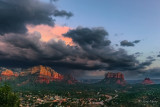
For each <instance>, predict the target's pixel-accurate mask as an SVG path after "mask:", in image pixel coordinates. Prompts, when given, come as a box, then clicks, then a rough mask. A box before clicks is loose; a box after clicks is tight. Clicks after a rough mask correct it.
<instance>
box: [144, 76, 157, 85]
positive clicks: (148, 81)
mask: <svg viewBox="0 0 160 107" xmlns="http://www.w3.org/2000/svg"><path fill="white" fill-rule="evenodd" d="M142 84H145V85H150V84H154V82H153V81H151V79H150V78H145V79H144V81H143V82H142Z"/></svg>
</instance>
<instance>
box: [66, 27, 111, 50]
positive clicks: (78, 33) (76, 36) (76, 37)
mask: <svg viewBox="0 0 160 107" xmlns="http://www.w3.org/2000/svg"><path fill="white" fill-rule="evenodd" d="M64 36H65V37H70V38H72V40H73V41H74V42H75V43H77V44H79V45H80V46H81V47H82V48H83V49H96V48H103V47H105V46H108V45H110V43H111V41H110V40H108V39H107V38H106V37H107V36H108V33H107V32H106V31H105V30H104V29H103V28H93V29H89V28H82V27H78V28H77V29H76V30H71V31H69V32H68V33H66V34H64Z"/></svg>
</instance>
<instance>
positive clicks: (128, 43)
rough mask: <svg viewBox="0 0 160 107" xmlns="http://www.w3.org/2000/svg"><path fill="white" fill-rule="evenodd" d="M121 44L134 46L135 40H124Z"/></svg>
mask: <svg viewBox="0 0 160 107" xmlns="http://www.w3.org/2000/svg"><path fill="white" fill-rule="evenodd" d="M120 44H121V46H134V43H133V42H129V41H127V40H123V41H121V42H120Z"/></svg>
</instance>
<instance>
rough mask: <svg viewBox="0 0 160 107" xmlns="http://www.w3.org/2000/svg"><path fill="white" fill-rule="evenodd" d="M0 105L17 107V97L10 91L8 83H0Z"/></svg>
mask: <svg viewBox="0 0 160 107" xmlns="http://www.w3.org/2000/svg"><path fill="white" fill-rule="evenodd" d="M0 106H2V107H19V97H18V96H17V94H15V93H14V92H12V89H11V87H10V86H9V85H7V84H4V85H0Z"/></svg>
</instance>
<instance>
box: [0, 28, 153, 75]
mask: <svg viewBox="0 0 160 107" xmlns="http://www.w3.org/2000/svg"><path fill="white" fill-rule="evenodd" d="M64 36H65V37H70V38H72V40H73V42H74V43H75V46H70V45H66V44H65V43H64V42H63V41H61V40H59V41H54V40H51V41H49V42H42V41H41V40H40V39H41V35H40V33H38V32H34V33H32V34H29V33H26V34H5V35H4V36H1V37H0V66H10V67H31V66H34V65H39V64H42V65H47V66H51V67H53V68H54V69H55V70H58V71H60V72H65V71H66V72H69V71H70V72H72V71H75V70H78V71H85V70H87V71H94V70H111V71H112V70H113V71H115V70H116V71H137V70H142V69H144V68H145V67H147V66H149V65H150V64H152V61H153V60H149V59H148V60H147V61H145V62H142V63H140V62H139V61H138V60H137V59H136V57H135V56H134V55H128V53H127V52H126V51H125V50H124V49H121V48H119V49H114V48H113V47H112V46H111V45H110V43H111V42H110V40H109V39H108V38H107V37H108V33H107V32H106V31H105V30H104V29H103V28H92V29H90V28H82V27H81V28H80V27H78V28H77V29H73V30H70V31H69V32H68V33H66V34H64Z"/></svg>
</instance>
